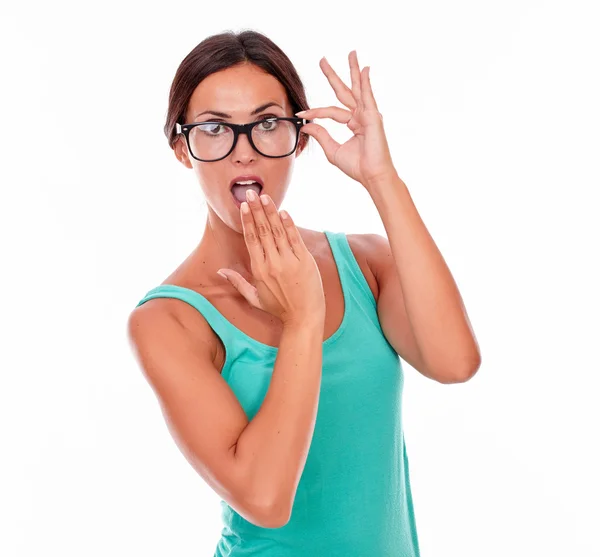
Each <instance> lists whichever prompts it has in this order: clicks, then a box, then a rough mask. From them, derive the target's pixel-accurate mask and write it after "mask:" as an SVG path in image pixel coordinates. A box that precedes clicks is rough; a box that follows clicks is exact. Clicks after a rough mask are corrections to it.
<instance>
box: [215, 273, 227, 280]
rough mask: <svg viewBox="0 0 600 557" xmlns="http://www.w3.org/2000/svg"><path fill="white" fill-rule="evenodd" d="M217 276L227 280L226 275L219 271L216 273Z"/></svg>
mask: <svg viewBox="0 0 600 557" xmlns="http://www.w3.org/2000/svg"><path fill="white" fill-rule="evenodd" d="M217 275H221V276H222V277H223V278H224V279H227V275H226V274H225V273H222V272H221V271H217ZM227 280H229V279H227Z"/></svg>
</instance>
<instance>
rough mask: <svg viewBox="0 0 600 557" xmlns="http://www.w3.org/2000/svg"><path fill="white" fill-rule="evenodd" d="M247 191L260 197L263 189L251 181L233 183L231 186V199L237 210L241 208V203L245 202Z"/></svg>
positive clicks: (260, 185)
mask: <svg viewBox="0 0 600 557" xmlns="http://www.w3.org/2000/svg"><path fill="white" fill-rule="evenodd" d="M249 189H251V190H253V191H255V192H256V194H257V195H260V193H261V192H262V189H263V187H262V184H260V183H258V182H255V181H252V180H245V181H243V182H242V183H235V184H233V186H231V197H232V198H233V202H234V203H235V204H236V206H237V207H238V208H239V207H241V205H242V202H243V201H246V191H248V190H249Z"/></svg>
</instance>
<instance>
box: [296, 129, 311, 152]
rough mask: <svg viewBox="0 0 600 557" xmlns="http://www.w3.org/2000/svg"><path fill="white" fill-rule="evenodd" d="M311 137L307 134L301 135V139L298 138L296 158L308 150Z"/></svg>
mask: <svg viewBox="0 0 600 557" xmlns="http://www.w3.org/2000/svg"><path fill="white" fill-rule="evenodd" d="M309 137H310V135H308V134H306V133H302V132H301V133H300V137H299V138H298V147H297V148H296V157H299V156H300V153H302V151H304V149H305V148H306V145H307V144H308V139H309Z"/></svg>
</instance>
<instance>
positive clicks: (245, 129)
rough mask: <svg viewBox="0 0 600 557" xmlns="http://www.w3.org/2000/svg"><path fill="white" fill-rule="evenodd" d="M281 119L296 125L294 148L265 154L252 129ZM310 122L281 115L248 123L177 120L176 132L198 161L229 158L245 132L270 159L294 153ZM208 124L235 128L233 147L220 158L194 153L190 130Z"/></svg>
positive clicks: (215, 160)
mask: <svg viewBox="0 0 600 557" xmlns="http://www.w3.org/2000/svg"><path fill="white" fill-rule="evenodd" d="M279 120H284V121H286V122H292V123H293V124H294V125H295V126H296V141H295V143H294V148H293V149H292V150H291V151H290V152H289V153H287V154H286V155H265V154H264V153H263V152H262V151H259V150H258V148H257V147H256V145H254V141H252V129H253V128H254V126H258V124H262V123H263V122H271V121H279ZM309 122H310V120H307V119H306V118H280V117H275V118H273V117H271V118H263V119H262V120H257V121H256V122H250V123H248V124H232V123H229V122H221V121H218V122H217V121H212V120H207V121H206V122H193V123H191V124H180V123H179V122H176V123H175V132H176V133H177V135H183V136H184V137H185V142H186V143H187V146H188V150H189V153H190V155H192V157H193V158H195V159H196V160H197V161H200V162H217V161H220V160H223V159H225V158H227V157H228V156H229V155H230V154H231V153H232V152H233V150H234V149H235V146H236V145H237V141H238V137H239V136H240V135H241V134H244V135H245V136H246V137H247V138H248V141H249V143H250V145H251V146H252V148H253V149H254V150H255V151H256V152H257V153H258V154H259V155H262V156H263V157H268V158H270V159H282V158H283V157H289V156H290V155H291V154H292V153H294V152H295V151H296V149H297V148H298V141H299V139H300V128H301V127H302V126H304V125H305V124H308V123H309ZM206 124H220V125H222V126H227V127H228V128H231V130H233V143H232V145H231V149H229V151H228V152H227V154H226V155H223V156H222V157H220V158H218V159H199V158H198V157H197V156H196V155H194V153H192V148H191V146H190V130H191V129H192V128H195V127H196V126H202V125H206Z"/></svg>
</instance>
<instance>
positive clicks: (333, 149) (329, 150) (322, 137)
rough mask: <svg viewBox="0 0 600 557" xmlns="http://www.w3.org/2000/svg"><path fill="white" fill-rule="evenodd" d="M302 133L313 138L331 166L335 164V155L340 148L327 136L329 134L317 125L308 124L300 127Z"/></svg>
mask: <svg viewBox="0 0 600 557" xmlns="http://www.w3.org/2000/svg"><path fill="white" fill-rule="evenodd" d="M302 131H303V132H304V133H306V134H308V135H310V136H312V137H314V138H315V139H316V140H317V141H318V143H319V145H321V147H322V148H323V151H324V152H325V157H327V160H328V161H329V162H330V163H331V164H335V155H336V153H337V151H338V149H339V148H340V144H339V143H338V142H337V141H336V140H335V139H333V137H331V135H329V132H328V131H327V130H326V129H325V128H324V127H323V126H319V124H315V123H310V124H305V125H304V126H302Z"/></svg>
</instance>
